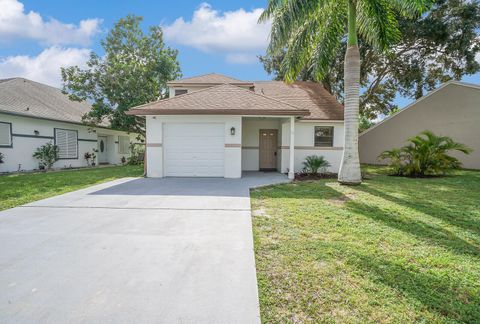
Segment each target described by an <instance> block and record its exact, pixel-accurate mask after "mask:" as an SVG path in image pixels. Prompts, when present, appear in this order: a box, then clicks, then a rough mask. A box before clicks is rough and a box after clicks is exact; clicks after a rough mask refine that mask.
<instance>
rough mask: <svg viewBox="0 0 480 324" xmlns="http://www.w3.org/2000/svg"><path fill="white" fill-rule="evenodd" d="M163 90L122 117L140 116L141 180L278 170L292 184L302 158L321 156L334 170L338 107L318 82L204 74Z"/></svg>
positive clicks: (339, 148)
mask: <svg viewBox="0 0 480 324" xmlns="http://www.w3.org/2000/svg"><path fill="white" fill-rule="evenodd" d="M168 85H169V88H170V98H168V99H163V100H159V101H157V102H152V103H149V104H146V105H142V106H138V107H135V108H133V109H131V110H130V111H129V114H132V115H138V116H146V122H147V128H146V132H147V135H146V137H147V138H146V143H147V175H148V176H149V177H167V176H184V177H186V176H189V177H225V178H240V177H241V175H242V171H258V170H278V171H280V172H282V173H289V177H290V178H292V177H293V176H294V171H300V170H301V169H302V168H303V165H302V162H303V161H304V160H305V157H306V156H308V155H322V156H324V157H325V158H326V159H327V160H328V161H329V162H330V164H331V167H330V169H329V171H331V172H338V170H339V167H340V161H341V157H342V152H343V106H342V105H340V104H339V103H338V101H337V100H336V99H335V98H334V97H333V96H332V95H331V94H329V93H328V92H327V91H326V90H325V88H324V87H323V86H322V85H321V84H318V83H313V82H295V83H293V84H291V85H288V84H285V83H283V82H280V81H261V82H245V81H240V80H236V79H233V78H230V77H227V76H223V75H219V74H208V75H203V76H198V77H192V78H186V79H182V80H176V81H172V82H169V84H168ZM293 145H294V146H295V149H294V150H290V147H292V146H293Z"/></svg>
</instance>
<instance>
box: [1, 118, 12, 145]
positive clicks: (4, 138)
mask: <svg viewBox="0 0 480 324" xmlns="http://www.w3.org/2000/svg"><path fill="white" fill-rule="evenodd" d="M11 127H12V125H11V124H10V123H1V122H0V146H11V145H12V129H11Z"/></svg>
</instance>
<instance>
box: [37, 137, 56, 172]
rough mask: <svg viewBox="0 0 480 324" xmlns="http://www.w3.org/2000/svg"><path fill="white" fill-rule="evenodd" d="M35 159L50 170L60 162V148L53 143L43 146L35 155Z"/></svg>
mask: <svg viewBox="0 0 480 324" xmlns="http://www.w3.org/2000/svg"><path fill="white" fill-rule="evenodd" d="M33 157H34V158H36V159H37V160H39V161H40V165H42V166H43V167H45V169H47V170H49V169H51V168H52V166H53V164H54V163H55V162H56V161H58V146H56V145H53V144H52V143H47V144H45V145H42V146H40V147H39V148H37V150H36V151H35V153H33Z"/></svg>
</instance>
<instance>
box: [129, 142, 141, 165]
mask: <svg viewBox="0 0 480 324" xmlns="http://www.w3.org/2000/svg"><path fill="white" fill-rule="evenodd" d="M144 158H145V146H144V145H138V144H132V145H130V156H129V157H128V159H127V164H128V165H138V164H142V163H143V160H144Z"/></svg>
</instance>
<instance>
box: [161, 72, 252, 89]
mask: <svg viewBox="0 0 480 324" xmlns="http://www.w3.org/2000/svg"><path fill="white" fill-rule="evenodd" d="M224 83H230V84H237V85H250V84H251V85H252V86H253V83H252V82H245V81H242V80H238V79H234V78H231V77H228V76H226V75H223V74H218V73H210V74H205V75H199V76H195V77H191V78H184V79H180V80H174V81H170V82H167V84H168V85H192V84H210V85H215V84H224Z"/></svg>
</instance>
